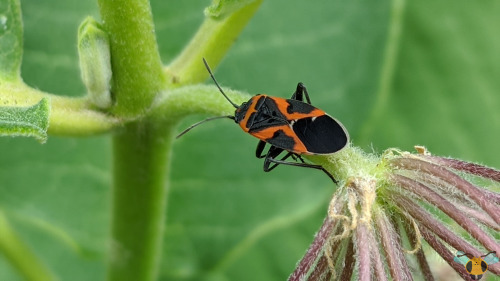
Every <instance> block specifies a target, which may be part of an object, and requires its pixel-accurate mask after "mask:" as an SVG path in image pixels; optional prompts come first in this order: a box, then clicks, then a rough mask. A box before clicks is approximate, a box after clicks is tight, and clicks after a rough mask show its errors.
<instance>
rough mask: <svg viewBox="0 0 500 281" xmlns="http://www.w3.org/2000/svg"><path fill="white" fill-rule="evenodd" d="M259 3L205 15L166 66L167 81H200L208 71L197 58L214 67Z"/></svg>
mask: <svg viewBox="0 0 500 281" xmlns="http://www.w3.org/2000/svg"><path fill="white" fill-rule="evenodd" d="M261 3H262V0H256V1H254V2H253V3H250V4H249V5H247V6H245V7H243V8H241V9H240V10H239V11H236V12H234V13H233V14H231V15H229V16H227V17H225V18H223V19H214V18H211V17H209V16H207V17H206V19H205V21H204V22H203V24H202V25H201V27H200V28H199V29H198V32H197V33H196V35H195V36H194V37H193V38H192V39H191V42H189V44H188V46H186V47H185V48H184V51H183V52H182V53H181V54H180V55H179V56H178V57H177V59H175V60H174V61H173V62H172V63H171V64H170V66H169V67H168V68H167V74H169V76H171V79H172V81H169V82H170V83H172V84H178V85H186V84H195V83H200V82H203V80H205V79H206V78H207V77H208V72H207V71H206V69H205V67H204V66H203V64H202V63H201V59H202V58H203V57H205V58H206V59H207V61H208V63H209V64H210V65H211V67H212V68H215V67H216V66H217V65H218V64H219V62H220V61H221V60H222V58H223V56H224V55H225V54H226V53H227V51H228V50H229V48H230V47H231V45H232V44H233V42H234V41H235V40H236V37H238V35H239V34H240V33H241V31H242V30H243V28H244V27H245V26H246V24H247V23H248V21H249V20H250V19H251V18H252V16H253V15H254V13H255V12H256V11H257V8H259V6H260V4H261Z"/></svg>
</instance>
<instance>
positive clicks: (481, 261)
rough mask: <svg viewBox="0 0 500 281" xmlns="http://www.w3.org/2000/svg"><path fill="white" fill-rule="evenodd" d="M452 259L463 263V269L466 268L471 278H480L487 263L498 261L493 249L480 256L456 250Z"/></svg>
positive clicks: (485, 269)
mask: <svg viewBox="0 0 500 281" xmlns="http://www.w3.org/2000/svg"><path fill="white" fill-rule="evenodd" d="M453 260H454V261H455V262H458V263H459V264H462V265H464V266H465V270H467V272H468V273H469V274H470V277H471V278H472V279H473V280H479V279H481V278H482V277H483V274H484V273H485V272H486V271H487V270H488V265H492V264H494V263H497V262H498V261H499V259H498V257H497V256H496V252H495V251H493V252H489V253H488V254H486V255H484V256H480V257H475V256H473V255H472V254H468V253H464V252H462V251H458V252H457V254H456V256H455V257H454V258H453Z"/></svg>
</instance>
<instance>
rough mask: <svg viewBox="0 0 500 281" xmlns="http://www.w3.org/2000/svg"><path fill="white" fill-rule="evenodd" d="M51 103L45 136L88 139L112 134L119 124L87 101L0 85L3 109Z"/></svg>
mask: <svg viewBox="0 0 500 281" xmlns="http://www.w3.org/2000/svg"><path fill="white" fill-rule="evenodd" d="M42 98H48V99H49V100H50V107H51V109H50V117H49V129H48V133H49V134H51V135H59V136H90V135H96V134H101V133H105V132H109V131H111V130H112V129H113V128H116V127H118V126H120V124H121V121H120V120H119V119H117V118H114V117H112V116H109V115H106V114H104V113H102V112H100V111H97V110H95V109H93V108H92V106H91V103H90V102H89V100H88V99H87V98H73V97H64V96H57V95H53V94H49V93H45V92H42V91H39V90H37V89H33V88H31V87H30V86H28V85H26V84H24V83H23V82H21V81H19V82H13V83H10V82H3V83H0V104H2V106H30V105H33V104H36V103H37V102H39V101H40V100H41V99H42Z"/></svg>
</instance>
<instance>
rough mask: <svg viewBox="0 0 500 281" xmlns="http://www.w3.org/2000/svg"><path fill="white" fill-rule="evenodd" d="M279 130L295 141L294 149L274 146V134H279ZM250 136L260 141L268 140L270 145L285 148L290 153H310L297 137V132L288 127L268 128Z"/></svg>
mask: <svg viewBox="0 0 500 281" xmlns="http://www.w3.org/2000/svg"><path fill="white" fill-rule="evenodd" d="M278 130H282V131H283V133H284V134H285V135H286V136H288V137H290V138H292V139H293V141H294V145H293V147H283V146H280V145H275V144H273V142H272V138H273V136H274V133H275V132H277V131H278ZM250 134H251V135H252V136H254V137H256V138H258V139H260V140H263V141H266V140H267V142H268V143H269V144H272V145H275V146H277V147H279V148H283V149H285V150H288V151H291V152H294V153H297V154H308V153H309V152H308V151H307V148H306V147H305V145H304V144H303V143H302V141H301V140H300V139H299V138H298V137H297V136H296V135H295V132H294V131H293V130H292V128H290V126H288V125H282V126H274V127H270V128H266V129H264V130H260V131H257V132H252V133H250Z"/></svg>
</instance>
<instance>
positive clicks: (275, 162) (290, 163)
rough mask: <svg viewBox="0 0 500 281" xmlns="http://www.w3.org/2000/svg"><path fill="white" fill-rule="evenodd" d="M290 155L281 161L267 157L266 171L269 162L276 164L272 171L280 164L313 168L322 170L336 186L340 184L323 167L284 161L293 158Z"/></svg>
mask: <svg viewBox="0 0 500 281" xmlns="http://www.w3.org/2000/svg"><path fill="white" fill-rule="evenodd" d="M288 154H292V153H291V152H289V153H288ZM288 154H287V155H285V157H283V158H282V159H280V160H277V159H274V158H272V157H266V162H264V171H266V168H265V165H266V163H267V162H273V163H274V164H275V165H273V166H271V167H272V168H271V169H273V168H275V167H276V166H277V165H279V164H283V165H289V166H297V167H305V168H312V169H317V170H321V171H323V172H325V174H327V175H328V177H329V178H330V179H332V181H333V182H334V183H335V184H337V183H338V182H337V180H336V179H335V178H334V177H333V176H332V174H330V173H329V172H328V171H327V170H325V168H323V166H321V165H313V164H307V163H295V162H288V161H284V160H285V159H286V158H288V157H289V156H291V155H288ZM297 156H298V155H297ZM299 157H300V156H299ZM300 158H301V157H300ZM268 166H269V164H268ZM271 169H269V170H268V171H270V170H271ZM268 171H266V172H268Z"/></svg>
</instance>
